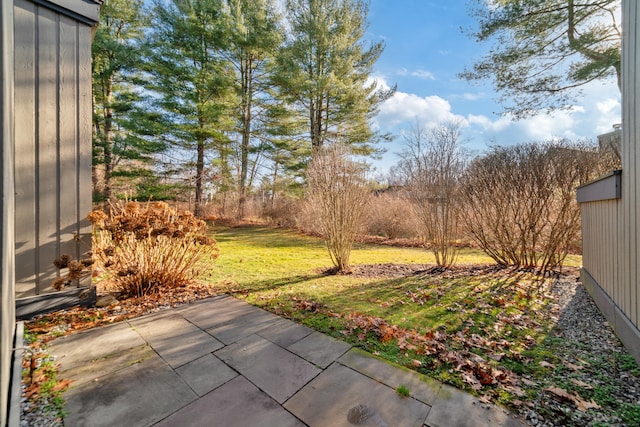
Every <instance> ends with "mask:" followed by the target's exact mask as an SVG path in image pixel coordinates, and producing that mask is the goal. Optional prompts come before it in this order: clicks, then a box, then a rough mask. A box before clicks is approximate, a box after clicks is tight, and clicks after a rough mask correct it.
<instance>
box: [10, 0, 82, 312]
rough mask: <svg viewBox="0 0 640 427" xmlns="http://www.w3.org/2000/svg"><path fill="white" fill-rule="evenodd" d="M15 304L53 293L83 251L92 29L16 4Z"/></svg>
mask: <svg viewBox="0 0 640 427" xmlns="http://www.w3.org/2000/svg"><path fill="white" fill-rule="evenodd" d="M14 4H15V11H14V13H15V76H16V84H15V96H16V99H19V100H20V102H19V103H18V104H17V105H16V119H15V120H16V122H15V123H16V128H15V132H16V141H19V144H17V147H16V162H15V168H16V170H15V177H16V212H17V213H19V214H18V215H16V297H17V298H18V299H21V298H25V297H31V296H36V295H41V294H44V293H49V292H52V291H53V289H52V288H51V282H52V281H53V280H54V279H55V278H56V277H57V275H58V271H57V269H56V268H55V267H54V266H53V264H52V262H53V260H54V259H56V258H57V257H59V256H60V255H62V254H65V253H66V254H70V255H72V256H73V257H76V258H77V257H79V256H80V255H81V254H82V253H84V252H86V251H88V250H89V249H90V228H89V225H88V223H87V221H86V220H85V219H84V218H85V216H86V215H87V213H89V211H90V210H91V188H90V185H91V177H90V173H91V135H90V131H91V51H90V43H89V42H90V40H91V27H90V26H88V25H86V24H85V23H82V22H78V21H76V20H75V19H73V18H71V17H69V16H67V15H65V14H63V13H59V12H58V11H56V10H53V9H50V8H48V7H45V6H43V5H40V4H36V3H33V2H32V1H29V0H15V3H14Z"/></svg>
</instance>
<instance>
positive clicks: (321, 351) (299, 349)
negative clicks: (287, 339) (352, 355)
mask: <svg viewBox="0 0 640 427" xmlns="http://www.w3.org/2000/svg"><path fill="white" fill-rule="evenodd" d="M350 348H351V345H349V344H347V343H346V342H344V341H338V340H336V339H334V338H331V337H329V336H327V335H325V334H322V333H320V332H314V333H312V334H311V335H309V336H307V337H305V338H303V339H301V340H300V341H298V342H296V343H295V344H292V345H290V346H289V347H287V350H289V351H291V352H292V353H295V354H297V355H298V356H300V357H303V358H304V359H306V360H308V361H309V362H311V363H313V364H314V365H316V366H320V367H321V368H326V367H327V366H329V365H330V364H332V363H333V362H334V361H335V360H336V359H337V358H338V357H340V356H342V355H343V354H344V353H346V352H347V351H348V350H349V349H350Z"/></svg>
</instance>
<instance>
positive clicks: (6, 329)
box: [0, 2, 15, 426]
mask: <svg viewBox="0 0 640 427" xmlns="http://www.w3.org/2000/svg"><path fill="white" fill-rule="evenodd" d="M0 73H1V78H0V143H1V148H0V174H1V175H2V185H1V186H0V188H1V190H0V280H1V282H0V426H4V425H6V424H7V420H8V418H9V394H10V393H9V386H10V378H11V365H12V364H11V358H12V352H13V351H12V349H13V341H14V334H15V300H14V298H15V290H14V276H13V273H14V270H13V265H14V256H13V253H14V240H13V236H14V234H13V220H14V213H13V212H14V205H13V203H14V199H13V197H14V196H13V194H14V182H13V145H14V133H13V129H14V128H13V117H14V116H13V115H14V96H13V5H11V4H10V3H9V4H7V2H2V3H1V4H0Z"/></svg>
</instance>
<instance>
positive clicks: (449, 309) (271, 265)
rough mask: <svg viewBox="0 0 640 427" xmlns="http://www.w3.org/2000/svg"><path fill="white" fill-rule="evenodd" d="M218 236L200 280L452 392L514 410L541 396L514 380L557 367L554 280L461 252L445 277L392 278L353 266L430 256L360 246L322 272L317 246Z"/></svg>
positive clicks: (291, 239) (278, 233)
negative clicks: (348, 266)
mask: <svg viewBox="0 0 640 427" xmlns="http://www.w3.org/2000/svg"><path fill="white" fill-rule="evenodd" d="M215 236H216V239H217V240H218V244H219V246H220V249H221V255H220V257H219V258H218V260H217V261H216V263H215V267H214V269H213V272H212V273H211V276H210V277H209V278H208V280H210V281H211V282H212V283H214V285H215V286H216V288H217V289H218V290H219V291H220V292H225V293H230V294H232V295H234V296H236V297H239V298H242V299H245V300H246V301H247V302H249V303H251V304H254V305H257V306H260V307H263V308H265V309H267V310H270V311H272V312H275V313H277V314H279V315H282V316H285V317H288V318H291V319H294V320H296V321H299V322H301V323H303V324H305V325H307V326H310V327H312V328H314V329H316V330H319V331H322V332H325V333H327V334H329V335H333V336H336V337H339V338H340V339H343V340H346V341H348V342H351V343H352V344H354V345H356V346H358V347H360V348H364V349H366V350H368V351H371V352H373V353H374V354H377V355H380V356H381V357H383V358H386V359H389V360H391V361H393V362H395V363H398V364H400V365H403V366H406V367H409V368H411V369H415V370H417V371H420V372H422V373H425V374H427V375H430V376H432V377H435V378H437V379H439V380H442V381H445V382H448V383H450V384H454V385H456V386H458V387H460V388H465V389H472V390H474V391H475V392H477V393H479V394H483V395H485V396H487V397H490V398H491V399H493V400H496V401H500V402H502V403H506V404H511V405H513V404H514V402H515V404H516V405H517V404H518V402H520V401H522V400H530V399H534V398H535V394H536V393H538V392H539V389H538V388H536V387H534V386H530V385H527V383H526V381H525V382H524V383H523V382H522V381H521V379H520V378H531V379H534V380H535V378H536V377H544V376H545V375H547V373H548V371H549V369H550V368H549V366H551V364H553V363H554V361H555V356H554V353H553V348H552V346H550V345H544V343H546V342H548V332H549V329H550V328H551V327H552V324H553V316H552V315H551V313H550V308H549V304H550V301H551V299H550V295H549V294H548V291H549V285H550V283H551V280H550V279H547V278H542V277H540V276H536V275H534V274H531V273H528V272H523V271H514V270H504V269H498V268H495V267H491V265H492V264H493V262H492V260H491V259H490V258H489V257H487V256H486V255H484V253H482V252H481V251H478V250H473V249H463V250H462V252H461V254H460V257H459V261H458V265H459V267H458V268H456V269H454V270H453V271H451V272H441V271H438V270H435V269H432V268H429V266H424V265H423V266H421V268H416V270H417V271H416V272H415V273H413V274H408V275H405V276H400V277H398V276H396V277H392V276H389V275H387V276H379V275H376V274H375V270H374V271H373V273H371V272H370V273H366V272H367V269H366V268H358V267H360V266H361V265H363V264H367V265H371V264H390V263H392V264H432V263H433V262H434V259H433V257H432V255H431V253H430V252H428V251H426V250H424V249H419V248H397V247H386V246H378V245H356V246H355V248H354V251H353V253H352V258H351V259H352V265H354V266H356V267H357V268H355V273H354V274H349V275H328V274H325V273H324V272H325V271H326V270H327V269H328V268H330V267H331V263H330V260H329V257H328V255H327V252H326V249H325V247H324V244H323V242H322V241H321V240H319V239H317V238H313V237H309V236H303V235H299V234H297V233H296V232H295V231H291V230H283V229H276V228H268V227H264V228H262V227H246V228H219V229H217V230H216V231H215ZM579 263H580V258H579V257H574V258H572V259H570V260H569V262H568V264H569V265H574V266H575V265H579ZM472 266H475V268H473V267H472ZM363 272H364V274H361V273H363ZM541 362H542V363H541ZM547 363H548V365H547Z"/></svg>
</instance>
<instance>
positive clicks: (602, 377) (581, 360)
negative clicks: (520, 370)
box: [522, 276, 640, 427]
mask: <svg viewBox="0 0 640 427" xmlns="http://www.w3.org/2000/svg"><path fill="white" fill-rule="evenodd" d="M552 294H553V296H554V299H555V302H556V304H555V305H556V306H555V307H554V312H555V315H556V316H557V318H556V320H557V325H556V328H555V329H554V331H553V334H554V335H555V336H556V337H557V338H560V339H561V340H562V341H560V343H559V344H558V346H557V353H556V356H557V357H558V359H559V360H560V362H559V363H556V365H557V366H556V369H554V372H553V374H552V375H551V376H550V377H549V378H548V383H547V384H544V385H542V388H546V387H549V386H556V387H561V388H564V389H569V388H570V387H571V385H572V384H575V382H582V383H584V384H588V387H576V388H575V389H574V390H572V391H573V392H577V393H579V394H580V395H581V396H582V397H584V398H586V399H587V400H589V398H590V397H592V396H593V393H594V392H595V391H596V390H600V393H605V394H606V395H607V398H608V399H609V400H611V401H613V402H616V404H615V405H617V406H618V410H612V409H611V407H610V406H609V407H608V408H600V409H589V410H588V411H587V412H586V413H585V412H581V411H579V410H577V409H576V407H575V406H574V405H573V404H572V403H569V402H561V401H559V400H557V398H555V397H554V396H553V394H551V393H549V392H543V393H541V397H540V399H539V400H538V401H536V402H534V403H535V405H534V407H533V408H532V409H526V410H523V411H522V415H524V416H525V418H526V420H527V422H528V423H530V424H531V425H533V426H536V427H551V426H631V425H637V424H635V420H634V421H631V422H624V421H623V420H622V419H621V418H620V416H619V412H620V410H619V408H620V407H622V406H623V405H634V406H635V407H636V409H637V410H639V412H638V413H640V406H639V405H640V376H637V375H638V370H637V366H635V368H636V371H635V375H634V372H632V371H633V368H634V367H633V366H632V367H630V366H629V365H630V364H629V359H630V356H629V355H628V353H627V351H626V350H625V348H624V347H623V346H622V344H621V343H620V341H619V340H618V338H617V337H616V336H615V334H614V333H613V330H612V329H611V327H610V326H609V324H608V323H607V321H606V319H605V318H604V316H603V315H602V314H601V313H600V311H599V310H598V308H597V306H596V305H595V303H594V302H593V300H592V298H591V296H590V295H589V294H588V292H587V291H586V290H585V288H584V287H583V286H582V284H581V283H580V282H579V281H578V280H577V277H576V276H562V277H560V278H558V279H557V280H556V282H555V283H554V286H553V288H552ZM623 362H624V363H623ZM631 365H634V363H633V362H632V363H631ZM576 366H577V367H580V369H576ZM572 367H573V368H572ZM589 387H593V389H590V388H589ZM616 412H618V414H616Z"/></svg>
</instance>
